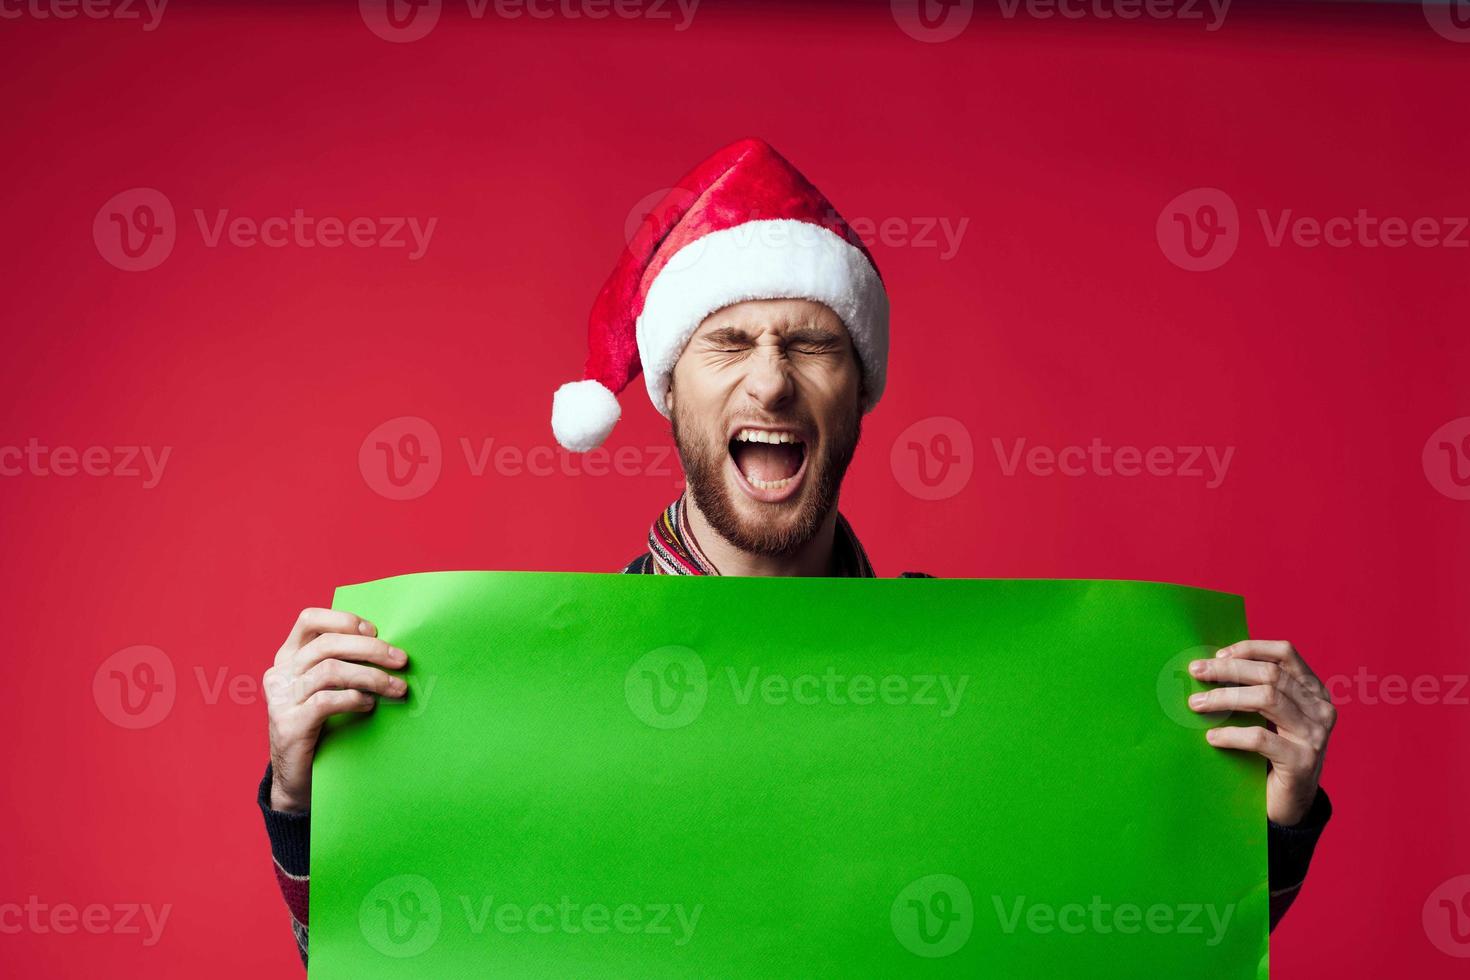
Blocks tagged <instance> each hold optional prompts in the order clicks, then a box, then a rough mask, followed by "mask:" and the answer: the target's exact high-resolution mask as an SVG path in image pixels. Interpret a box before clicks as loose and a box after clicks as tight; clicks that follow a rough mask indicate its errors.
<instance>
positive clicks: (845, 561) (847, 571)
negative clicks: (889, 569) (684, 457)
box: [623, 495, 876, 578]
mask: <svg viewBox="0 0 1470 980" xmlns="http://www.w3.org/2000/svg"><path fill="white" fill-rule="evenodd" d="M832 560H833V565H834V566H835V568H836V571H835V572H834V573H833V574H834V575H835V576H837V577H840V578H874V577H875V575H876V573H875V572H874V571H873V566H872V564H871V563H870V562H869V561H868V554H867V552H865V551H863V546H862V544H861V543H859V542H858V539H857V535H856V534H854V533H853V532H852V525H850V524H848V523H847V518H845V517H843V516H842V514H841V513H839V514H838V515H837V533H836V535H835V537H834V538H833V541H832ZM623 571H624V572H628V573H630V574H635V575H718V574H720V572H719V569H717V568H715V566H714V563H713V562H711V561H710V560H709V558H708V557H707V556H706V555H705V553H704V552H703V551H701V550H700V547H699V542H697V541H695V540H694V532H693V531H692V530H691V529H690V527H689V516H688V514H687V513H686V508H685V502H684V497H683V496H682V495H681V496H680V497H679V498H678V499H677V500H675V501H674V502H673V503H671V504H669V506H668V507H666V508H665V509H664V512H663V513H662V514H660V515H658V520H656V521H654V522H653V527H652V528H650V529H649V531H648V554H646V555H639V556H638V557H637V558H635V559H633V561H632V562H631V563H629V565H628V567H626V568H624V569H623Z"/></svg>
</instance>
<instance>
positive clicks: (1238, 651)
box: [1215, 640, 1326, 693]
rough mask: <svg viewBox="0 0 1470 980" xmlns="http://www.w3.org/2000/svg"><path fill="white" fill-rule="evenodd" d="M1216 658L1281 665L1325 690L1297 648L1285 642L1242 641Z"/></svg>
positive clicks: (1296, 676)
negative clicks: (1235, 658) (1234, 658)
mask: <svg viewBox="0 0 1470 980" xmlns="http://www.w3.org/2000/svg"><path fill="white" fill-rule="evenodd" d="M1215 656H1216V657H1237V658H1240V659H1242V660H1262V661H1266V662H1267V663H1274V664H1280V665H1281V667H1282V668H1283V669H1284V670H1285V671H1286V672H1287V673H1289V674H1291V675H1292V676H1293V677H1295V678H1296V679H1297V680H1299V681H1301V682H1302V683H1303V684H1306V685H1307V686H1308V687H1310V688H1312V689H1314V690H1316V689H1321V690H1322V691H1323V692H1324V693H1325V691H1326V689H1325V688H1323V687H1322V682H1321V681H1320V680H1318V679H1317V675H1316V674H1314V673H1312V668H1310V667H1308V666H1307V662H1306V661H1305V660H1303V659H1302V655H1301V654H1300V653H1297V650H1296V647H1294V646H1292V645H1291V644H1290V643H1288V642H1286V641H1285V640H1241V641H1240V642H1239V643H1232V644H1230V645H1229V646H1228V647H1225V648H1224V649H1222V650H1220V652H1219V653H1217V654H1215Z"/></svg>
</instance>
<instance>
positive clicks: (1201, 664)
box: [1189, 657, 1292, 686]
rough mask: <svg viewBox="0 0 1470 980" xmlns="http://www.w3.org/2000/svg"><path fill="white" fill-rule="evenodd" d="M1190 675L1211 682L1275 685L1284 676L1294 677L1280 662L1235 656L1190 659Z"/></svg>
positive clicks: (1289, 678)
mask: <svg viewBox="0 0 1470 980" xmlns="http://www.w3.org/2000/svg"><path fill="white" fill-rule="evenodd" d="M1189 675H1190V676H1191V677H1195V678H1198V679H1199V680H1202V681H1205V682H1206V683H1209V684H1270V685H1273V686H1274V685H1276V684H1277V683H1279V682H1280V681H1281V679H1282V678H1283V677H1285V678H1287V679H1288V680H1291V679H1292V678H1291V675H1290V674H1287V673H1286V670H1285V669H1284V668H1283V667H1282V666H1281V665H1280V664H1277V663H1269V662H1264V661H1260V660H1240V659H1237V658H1234V657H1216V658H1214V659H1213V660H1193V661H1190V664H1189Z"/></svg>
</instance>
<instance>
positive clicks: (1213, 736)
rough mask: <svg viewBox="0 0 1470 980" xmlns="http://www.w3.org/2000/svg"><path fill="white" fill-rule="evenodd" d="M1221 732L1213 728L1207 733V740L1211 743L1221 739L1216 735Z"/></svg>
mask: <svg viewBox="0 0 1470 980" xmlns="http://www.w3.org/2000/svg"><path fill="white" fill-rule="evenodd" d="M1219 730H1220V729H1218V728H1211V729H1210V730H1209V731H1207V732H1205V738H1207V739H1209V740H1210V741H1211V742H1213V741H1215V739H1216V738H1218V737H1219V736H1218V735H1216V734H1215V733H1216V732H1218V731H1219Z"/></svg>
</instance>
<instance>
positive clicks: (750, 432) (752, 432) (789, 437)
mask: <svg viewBox="0 0 1470 980" xmlns="http://www.w3.org/2000/svg"><path fill="white" fill-rule="evenodd" d="M735 438H736V439H737V440H738V441H740V442H801V439H800V438H799V437H798V436H796V435H795V434H794V433H791V432H771V431H769V430H767V429H741V430H740V431H739V432H737V433H735Z"/></svg>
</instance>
